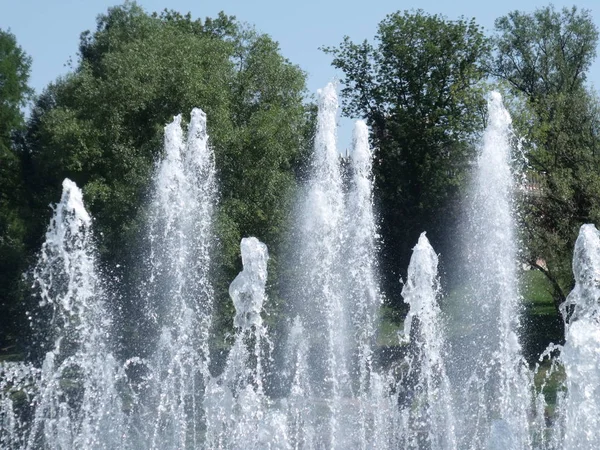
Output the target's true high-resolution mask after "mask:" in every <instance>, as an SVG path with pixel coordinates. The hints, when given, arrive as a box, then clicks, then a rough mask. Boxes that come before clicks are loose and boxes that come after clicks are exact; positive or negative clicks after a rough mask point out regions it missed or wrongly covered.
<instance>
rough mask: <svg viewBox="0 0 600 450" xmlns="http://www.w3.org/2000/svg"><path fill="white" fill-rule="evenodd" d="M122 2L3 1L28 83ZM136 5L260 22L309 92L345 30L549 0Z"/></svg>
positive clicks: (368, 35) (596, 81) (325, 72)
mask: <svg viewBox="0 0 600 450" xmlns="http://www.w3.org/2000/svg"><path fill="white" fill-rule="evenodd" d="M121 3H122V1H117V0H60V1H59V0H0V28H1V29H4V30H6V29H10V30H11V32H12V33H13V34H14V35H15V36H16V38H17V42H18V43H19V45H21V47H22V48H23V49H24V50H25V51H26V52H27V53H28V54H29V55H30V56H31V57H32V59H33V64H32V68H31V78H30V85H31V86H32V87H33V88H34V89H35V91H36V93H41V92H42V90H43V89H44V87H45V86H46V85H47V84H48V83H50V82H51V81H53V80H55V79H56V78H57V77H58V76H60V75H63V74H65V73H67V72H68V71H69V67H68V65H67V63H68V61H69V60H70V59H71V60H73V61H77V47H78V44H79V35H80V33H81V32H82V31H85V30H94V29H95V27H96V17H97V16H98V14H101V13H104V12H106V10H107V9H108V8H109V7H111V6H114V5H118V4H121ZM137 3H138V4H139V5H141V6H142V7H143V8H144V9H145V10H146V11H147V12H153V11H162V10H163V9H165V8H169V9H174V10H176V11H179V12H181V13H187V12H190V13H191V14H192V17H193V18H204V17H207V16H208V17H214V16H216V15H217V14H218V13H219V11H224V12H225V13H226V14H228V15H234V16H236V17H237V18H238V19H239V20H241V21H244V22H248V23H249V24H252V25H254V26H255V27H256V29H257V30H258V31H261V32H263V33H267V34H269V35H270V36H271V37H272V38H273V39H274V40H276V41H278V42H279V44H280V47H281V51H282V54H283V55H284V56H285V57H286V58H288V59H289V60H290V61H291V62H293V63H294V64H297V65H299V66H300V67H301V68H302V69H303V70H304V71H305V72H307V74H308V80H307V86H308V90H309V92H311V93H315V92H316V91H317V89H319V88H321V87H323V86H325V85H326V84H327V83H328V82H330V81H332V80H334V79H336V78H339V77H341V74H340V73H339V72H337V71H336V70H335V69H334V68H333V67H331V57H330V56H328V55H326V54H324V53H323V52H322V51H321V50H319V47H322V46H335V45H337V44H339V43H340V42H341V41H342V39H343V37H344V36H345V35H347V36H350V38H351V39H352V40H353V41H355V42H360V41H363V40H364V39H369V40H372V38H373V37H374V36H375V33H376V30H377V24H378V23H379V22H380V21H381V20H383V19H384V18H385V16H386V15H387V14H389V13H392V12H395V11H398V10H402V11H403V10H411V9H418V8H420V9H423V10H424V11H425V12H427V13H430V14H442V15H444V16H446V17H447V18H448V19H458V18H459V17H460V16H464V17H466V18H471V17H474V18H475V20H476V22H477V23H478V24H479V25H481V26H483V27H484V28H485V30H486V32H487V34H491V33H492V32H493V27H494V20H495V19H496V18H498V17H501V16H503V15H506V14H507V13H508V12H510V11H513V10H520V11H525V12H533V11H534V10H535V9H536V8H540V7H544V6H546V5H548V4H549V3H550V1H541V0H503V1H491V2H490V1H485V0H446V1H443V2H442V1H440V0H437V1H436V0H419V1H417V0H405V1H403V0H395V1H392V0H371V1H367V2H365V1H363V2H357V1H353V0H321V1H318V0H300V1H293V2H290V1H285V0H212V1H206V0H138V2H137ZM552 3H553V4H554V5H555V6H556V8H557V9H559V8H562V7H563V6H567V7H570V6H572V5H574V4H575V5H576V6H577V7H578V8H580V9H581V8H586V9H589V10H591V12H592V17H593V19H594V21H595V23H596V26H597V27H598V28H600V1H599V0H575V2H573V1H571V2H569V1H559V0H555V1H553V2H552ZM589 75H590V76H589V80H590V82H591V84H593V85H594V86H595V87H597V88H598V87H600V62H599V61H596V63H595V64H594V65H593V66H592V68H591V71H590V74H589ZM198 106H199V107H202V105H198ZM179 112H180V111H174V112H173V114H177V113H179ZM181 112H183V111H181ZM209 120H210V118H209ZM351 133H352V121H351V120H350V119H340V127H339V129H338V137H339V143H338V147H339V148H340V150H341V151H343V150H344V149H345V148H347V147H348V146H349V145H350V141H351Z"/></svg>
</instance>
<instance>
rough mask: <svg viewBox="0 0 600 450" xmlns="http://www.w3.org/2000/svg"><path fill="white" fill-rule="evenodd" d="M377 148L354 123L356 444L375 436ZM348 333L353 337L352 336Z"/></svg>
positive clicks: (349, 222)
mask: <svg viewBox="0 0 600 450" xmlns="http://www.w3.org/2000/svg"><path fill="white" fill-rule="evenodd" d="M372 163H373V152H372V150H371V147H370V145H369V130H368V128H367V125H366V124H365V123H364V122H363V121H361V120H359V121H357V122H356V124H355V125H354V132H353V149H352V154H351V166H350V167H351V171H352V177H351V179H350V189H349V192H348V205H347V210H346V214H345V220H346V224H345V225H346V227H347V236H346V240H345V248H346V250H345V258H346V262H345V266H346V267H345V295H344V297H345V300H344V301H345V308H346V309H347V310H348V311H349V315H350V318H351V324H352V338H353V341H352V349H351V350H352V351H353V353H354V355H353V364H352V369H353V371H352V372H353V373H352V379H353V380H355V382H354V385H355V386H356V389H355V395H356V397H357V399H358V410H359V411H358V412H359V414H358V415H357V417H356V422H357V423H356V425H355V426H354V427H353V433H354V434H356V435H357V436H355V439H354V441H355V442H356V443H363V444H364V443H366V442H368V441H370V440H371V439H372V438H373V430H369V426H368V425H369V423H371V420H370V417H369V415H370V414H371V411H372V412H373V413H375V414H377V413H378V412H380V411H381V410H379V411H378V410H373V409H372V408H371V405H370V404H369V402H370V398H369V397H370V389H371V384H372V383H376V382H378V381H379V379H371V375H372V373H373V361H372V359H373V346H374V344H375V338H376V326H377V313H378V309H379V306H380V304H381V293H380V292H379V284H378V279H377V239H378V230H377V225H376V220H375V212H374V208H373V168H372ZM348 338H350V336H348Z"/></svg>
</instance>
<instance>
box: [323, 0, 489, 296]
mask: <svg viewBox="0 0 600 450" xmlns="http://www.w3.org/2000/svg"><path fill="white" fill-rule="evenodd" d="M375 40H376V44H375V45H373V44H370V43H368V42H367V41H365V42H363V43H361V44H355V43H353V42H351V41H350V39H349V38H348V37H346V38H345V39H344V41H343V42H342V43H341V44H340V45H339V47H334V48H326V49H325V52H327V53H329V54H331V55H332V56H333V62H332V64H333V66H335V67H337V68H339V69H341V70H342V71H343V73H344V78H343V79H342V85H343V88H342V91H341V93H342V99H343V113H344V114H345V115H347V116H353V117H362V118H365V119H366V121H367V123H368V125H369V126H370V128H371V140H372V144H373V146H374V148H375V161H376V164H375V177H376V178H375V179H376V192H377V196H378V198H379V200H380V203H381V204H380V211H381V216H382V229H381V232H382V237H383V241H384V245H383V250H382V253H383V255H382V256H383V265H382V268H383V269H384V273H386V274H390V275H391V276H390V275H388V276H387V280H386V281H387V283H386V284H387V291H388V292H394V294H395V295H394V297H395V298H396V299H398V301H399V298H400V296H399V295H397V294H399V288H400V286H399V283H398V276H397V274H398V268H399V267H402V268H405V267H407V265H408V261H409V258H410V249H411V248H412V246H413V245H414V243H415V242H416V241H417V238H418V236H419V234H420V233H421V232H422V231H424V230H427V231H428V236H429V237H430V239H431V240H432V242H433V243H434V246H435V247H436V248H439V249H445V248H447V246H445V245H443V242H441V241H442V238H443V236H444V234H445V233H444V230H445V228H446V227H447V225H448V224H449V223H450V222H451V221H452V216H453V214H454V213H453V211H455V210H456V209H457V208H456V205H454V202H455V201H456V196H457V193H458V191H459V189H460V187H461V185H462V184H463V182H464V180H465V173H466V169H467V166H468V161H469V159H470V157H471V154H472V149H473V146H471V145H469V144H470V141H471V140H472V137H473V135H474V133H475V132H476V131H477V130H478V129H479V128H481V124H482V111H483V109H484V104H483V102H484V98H483V95H481V92H480V91H479V89H478V85H479V84H480V83H481V82H482V80H484V78H485V76H486V74H485V71H484V67H483V63H484V60H485V58H486V57H487V56H488V53H489V50H490V43H489V41H488V39H486V38H485V36H484V35H483V33H482V31H481V28H480V27H479V26H478V25H476V23H475V21H474V20H470V21H466V20H464V19H460V20H457V21H449V20H447V19H445V18H444V17H442V16H438V15H428V14H426V13H424V12H423V11H421V10H419V11H416V12H414V13H409V12H404V13H400V12H396V13H393V14H390V15H388V16H387V17H386V18H385V19H384V20H383V21H382V22H381V23H380V24H379V28H378V32H377V35H376V36H375Z"/></svg>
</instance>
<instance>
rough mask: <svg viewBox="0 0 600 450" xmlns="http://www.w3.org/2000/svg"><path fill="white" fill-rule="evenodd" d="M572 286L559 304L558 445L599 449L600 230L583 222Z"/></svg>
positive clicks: (587, 449) (576, 246) (589, 449)
mask: <svg viewBox="0 0 600 450" xmlns="http://www.w3.org/2000/svg"><path fill="white" fill-rule="evenodd" d="M573 275H574V276H575V288H574V289H573V291H572V292H571V293H570V294H569V296H568V297H567V300H566V302H564V303H563V305H561V310H562V313H563V317H564V319H565V323H566V325H565V327H566V331H565V345H564V347H563V349H562V351H561V353H560V360H561V361H562V364H563V366H564V369H565V375H566V392H567V394H566V396H565V397H564V398H563V399H562V400H563V401H562V404H561V405H560V412H561V413H562V415H563V417H562V418H561V425H562V429H561V430H560V438H559V441H560V443H561V445H562V448H566V449H577V450H592V449H597V448H600V233H599V232H598V230H597V229H596V227H594V225H591V224H588V225H583V226H582V227H581V229H580V230H579V237H578V238H577V242H576V243H575V251H574V254H573Z"/></svg>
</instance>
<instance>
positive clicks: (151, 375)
mask: <svg viewBox="0 0 600 450" xmlns="http://www.w3.org/2000/svg"><path fill="white" fill-rule="evenodd" d="M183 136H184V133H183V129H182V126H181V116H180V115H179V116H177V117H175V118H174V120H173V122H172V123H171V124H169V125H167V126H166V127H165V143H164V147H165V156H164V158H163V159H162V161H161V162H160V163H159V164H158V166H157V169H156V175H155V182H154V195H153V198H152V202H151V208H150V226H149V237H150V249H149V252H150V254H149V258H148V264H149V268H148V273H149V278H148V281H147V284H146V286H145V288H146V289H145V290H146V294H145V295H146V302H147V303H146V308H147V310H146V311H147V314H150V316H151V317H152V318H153V319H154V321H155V323H156V329H157V331H158V333H159V335H158V339H157V340H156V344H155V348H154V349H149V353H150V354H151V355H152V356H151V357H150V360H149V361H148V362H147V369H148V375H147V381H146V383H145V385H144V386H143V387H142V389H141V391H140V395H139V397H138V398H137V399H136V400H137V402H138V404H139V408H140V413H139V414H140V416H141V417H142V418H141V420H140V423H139V424H138V425H137V427H139V428H140V429H141V430H143V431H142V432H141V433H140V434H141V436H140V441H137V440H136V441H134V442H133V444H132V445H133V446H140V447H144V448H156V449H161V450H165V449H169V448H172V449H180V448H186V447H192V448H193V447H197V446H199V445H200V443H201V442H203V430H202V424H201V420H202V416H203V411H202V401H203V400H202V399H203V395H202V391H203V390H204V386H205V380H206V379H207V378H208V377H209V372H208V367H209V351H208V348H209V332H210V326H211V319H212V302H213V297H214V294H213V288H212V283H211V280H210V276H209V271H210V256H211V255H210V253H211V249H212V246H213V243H214V236H213V229H212V228H213V211H214V208H215V205H216V181H215V163H214V154H213V151H212V148H211V147H210V145H208V135H207V130H206V114H204V112H203V111H201V110H200V109H197V108H196V109H194V110H192V114H191V119H190V123H189V125H188V131H187V138H186V139H184V137H183Z"/></svg>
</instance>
